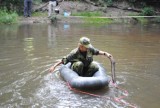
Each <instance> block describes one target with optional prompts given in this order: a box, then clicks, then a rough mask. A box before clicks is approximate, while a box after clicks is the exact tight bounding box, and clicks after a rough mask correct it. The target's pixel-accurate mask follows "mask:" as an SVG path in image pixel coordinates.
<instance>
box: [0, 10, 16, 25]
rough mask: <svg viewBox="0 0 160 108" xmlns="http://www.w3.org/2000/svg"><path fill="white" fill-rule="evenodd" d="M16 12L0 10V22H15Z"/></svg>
mask: <svg viewBox="0 0 160 108" xmlns="http://www.w3.org/2000/svg"><path fill="white" fill-rule="evenodd" d="M17 18H18V14H17V13H16V12H7V11H6V10H5V9H4V10H0V23H4V24H11V23H16V22H17Z"/></svg>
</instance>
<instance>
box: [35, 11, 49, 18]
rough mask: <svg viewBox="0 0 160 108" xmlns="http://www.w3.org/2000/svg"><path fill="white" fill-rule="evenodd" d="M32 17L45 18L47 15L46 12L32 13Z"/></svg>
mask: <svg viewBox="0 0 160 108" xmlns="http://www.w3.org/2000/svg"><path fill="white" fill-rule="evenodd" d="M32 16H33V17H47V16H48V14H47V12H34V13H32Z"/></svg>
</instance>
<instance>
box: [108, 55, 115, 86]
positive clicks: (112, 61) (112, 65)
mask: <svg viewBox="0 0 160 108" xmlns="http://www.w3.org/2000/svg"><path fill="white" fill-rule="evenodd" d="M109 59H110V62H111V74H112V82H113V83H115V82H116V73H115V63H116V62H115V60H114V58H113V56H111V57H109Z"/></svg>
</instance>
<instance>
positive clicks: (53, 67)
mask: <svg viewBox="0 0 160 108" xmlns="http://www.w3.org/2000/svg"><path fill="white" fill-rule="evenodd" d="M60 64H62V61H59V62H57V63H56V64H54V65H53V66H51V67H50V69H49V71H50V72H53V71H54V70H55V68H56V67H57V66H59V65H60Z"/></svg>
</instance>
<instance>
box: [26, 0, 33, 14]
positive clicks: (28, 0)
mask: <svg viewBox="0 0 160 108" xmlns="http://www.w3.org/2000/svg"><path fill="white" fill-rule="evenodd" d="M31 10H32V0H24V17H30V16H31Z"/></svg>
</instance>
